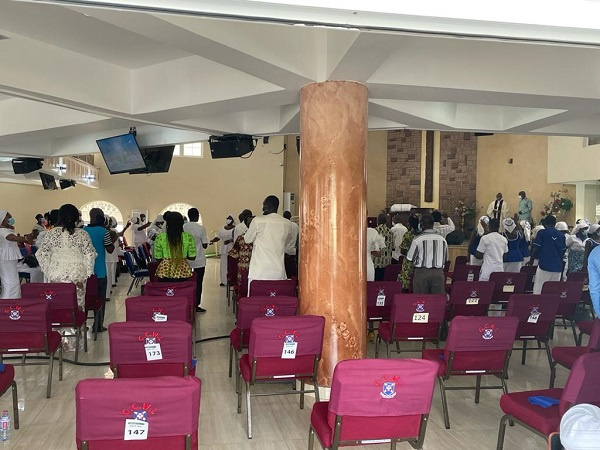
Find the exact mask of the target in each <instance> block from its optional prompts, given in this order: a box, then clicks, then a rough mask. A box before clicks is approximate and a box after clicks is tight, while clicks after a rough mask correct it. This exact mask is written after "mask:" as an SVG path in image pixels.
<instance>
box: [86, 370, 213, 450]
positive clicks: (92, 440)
mask: <svg viewBox="0 0 600 450" xmlns="http://www.w3.org/2000/svg"><path fill="white" fill-rule="evenodd" d="M201 387H202V382H201V381H200V380H199V379H198V378H196V377H159V378H147V379H126V378H124V379H115V380H103V379H89V380H82V381H80V382H79V383H77V386H76V388H75V414H76V432H75V439H76V442H77V449H78V450H164V449H181V450H183V449H186V450H188V449H190V450H197V449H198V418H199V415H200V391H201ZM127 420H136V421H137V422H139V421H142V422H146V423H147V424H148V425H147V427H148V428H147V439H145V440H127V441H126V440H124V435H125V433H127V428H126V421H127Z"/></svg>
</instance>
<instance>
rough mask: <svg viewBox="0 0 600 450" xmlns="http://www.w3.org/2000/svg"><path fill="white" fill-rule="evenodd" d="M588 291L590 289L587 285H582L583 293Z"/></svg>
mask: <svg viewBox="0 0 600 450" xmlns="http://www.w3.org/2000/svg"><path fill="white" fill-rule="evenodd" d="M589 290H590V287H589V286H588V285H587V284H584V285H583V292H588V291H589Z"/></svg>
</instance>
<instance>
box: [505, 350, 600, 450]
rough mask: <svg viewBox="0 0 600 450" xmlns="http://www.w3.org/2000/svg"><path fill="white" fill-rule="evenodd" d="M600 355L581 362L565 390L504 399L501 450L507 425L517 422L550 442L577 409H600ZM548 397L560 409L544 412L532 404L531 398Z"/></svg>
mask: <svg viewBox="0 0 600 450" xmlns="http://www.w3.org/2000/svg"><path fill="white" fill-rule="evenodd" d="M599 379H600V353H587V354H585V355H582V356H580V357H579V358H577V360H576V361H575V363H574V364H573V369H572V370H571V373H570V374H569V378H567V382H566V384H565V387H564V389H561V388H553V389H543V390H537V391H525V392H514V393H511V394H504V395H503V396H502V397H501V398H500V408H502V411H503V412H504V416H503V417H502V419H501V420H500V428H499V431H498V444H497V446H496V449H497V450H502V449H503V448H504V435H505V432H506V422H508V421H511V422H512V421H514V422H517V423H518V424H520V425H522V426H524V427H525V428H527V429H529V430H531V431H533V432H534V433H536V434H538V435H539V436H542V437H543V438H545V439H547V437H548V436H549V435H550V434H552V433H555V432H557V431H558V430H559V426H560V419H561V417H562V416H563V414H564V413H565V412H566V411H567V410H568V409H569V408H570V407H571V406H573V405H578V404H580V403H590V404H595V405H596V406H600V389H598V380H599ZM535 396H545V397H551V398H553V399H555V400H558V401H559V404H558V405H553V406H550V407H548V408H543V407H541V406H538V405H533V404H531V403H529V398H530V397H535Z"/></svg>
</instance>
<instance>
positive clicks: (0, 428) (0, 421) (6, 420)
mask: <svg viewBox="0 0 600 450" xmlns="http://www.w3.org/2000/svg"><path fill="white" fill-rule="evenodd" d="M9 438H10V416H9V415H8V411H7V410H6V409H5V410H4V411H2V417H0V441H8V439H9Z"/></svg>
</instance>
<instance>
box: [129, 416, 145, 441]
mask: <svg viewBox="0 0 600 450" xmlns="http://www.w3.org/2000/svg"><path fill="white" fill-rule="evenodd" d="M123 439H124V440H126V441H145V440H146V439H148V422H144V421H143V420H135V419H126V420H125V436H124V438H123Z"/></svg>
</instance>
